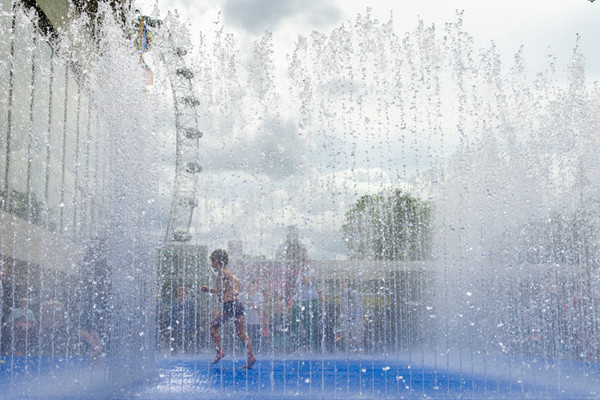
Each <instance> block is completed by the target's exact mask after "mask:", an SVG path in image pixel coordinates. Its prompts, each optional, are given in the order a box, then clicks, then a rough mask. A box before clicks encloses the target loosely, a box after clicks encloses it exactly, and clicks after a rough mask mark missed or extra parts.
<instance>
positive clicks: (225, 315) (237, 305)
mask: <svg viewBox="0 0 600 400" xmlns="http://www.w3.org/2000/svg"><path fill="white" fill-rule="evenodd" d="M244 314H245V310H244V305H243V304H242V302H241V301H239V300H233V301H228V302H226V303H223V311H222V312H221V318H219V319H216V320H215V321H214V322H213V325H222V324H224V323H225V322H227V321H229V319H230V318H231V317H233V316H235V317H239V316H240V315H244Z"/></svg>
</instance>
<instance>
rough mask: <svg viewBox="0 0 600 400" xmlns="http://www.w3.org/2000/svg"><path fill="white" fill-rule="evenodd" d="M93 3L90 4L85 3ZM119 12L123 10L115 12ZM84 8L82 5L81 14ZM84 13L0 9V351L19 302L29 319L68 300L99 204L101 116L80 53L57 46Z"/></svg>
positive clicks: (23, 6) (53, 5) (45, 7)
mask: <svg viewBox="0 0 600 400" xmlns="http://www.w3.org/2000/svg"><path fill="white" fill-rule="evenodd" d="M87 3H90V4H91V3H94V2H87ZM119 6H122V4H119ZM86 7H89V6H86ZM81 11H86V10H84V6H81V5H78V3H77V2H74V3H71V2H69V1H68V0H51V1H49V0H38V1H33V0H27V1H20V0H0V279H1V283H2V285H1V286H0V287H1V289H2V290H1V292H0V295H1V299H2V302H1V309H2V313H1V316H2V332H1V333H2V336H1V337H0V339H2V351H3V352H5V353H6V352H7V351H8V350H7V349H8V347H9V344H7V341H8V338H9V336H10V332H9V330H10V327H9V324H7V319H8V315H9V314H10V311H11V309H13V308H14V307H15V305H16V304H17V303H18V301H19V299H21V298H29V299H30V302H29V304H30V307H32V308H33V309H34V311H35V312H38V311H39V307H40V305H41V303H42V302H43V301H44V299H46V298H48V297H50V295H51V294H53V297H62V298H61V299H60V300H61V301H65V302H67V301H68V299H67V296H66V295H65V292H67V291H69V290H70V289H69V287H70V286H72V283H73V281H74V280H75V279H76V278H75V275H76V272H77V267H78V265H79V264H80V262H81V261H82V259H83V258H84V255H85V245H86V243H87V242H88V240H89V239H90V238H91V237H94V236H95V235H98V233H99V232H98V229H99V226H98V221H101V220H103V217H104V216H103V213H105V210H104V208H103V206H102V204H103V199H104V196H105V195H106V185H107V184H106V182H107V179H106V177H107V173H108V170H109V168H110V166H109V165H107V163H106V162H105V160H106V157H105V154H104V151H106V150H105V149H106V145H105V140H106V137H105V135H104V134H103V132H104V131H103V129H102V126H101V125H102V121H101V116H99V115H98V112H97V111H96V108H95V106H94V98H93V95H92V93H91V91H90V90H89V88H88V86H87V84H86V78H87V77H86V75H85V73H84V71H85V69H86V66H85V61H84V59H85V57H84V56H85V54H84V53H85V52H86V51H89V49H90V48H93V37H92V33H91V32H92V31H90V32H89V33H88V34H83V35H81V36H82V37H81V40H80V43H84V44H83V45H81V47H80V48H79V49H77V48H71V49H65V48H62V47H61V46H60V44H59V43H60V41H59V40H58V38H59V35H60V33H59V32H64V31H65V29H68V27H69V21H70V18H72V16H73V15H77V13H78V12H81Z"/></svg>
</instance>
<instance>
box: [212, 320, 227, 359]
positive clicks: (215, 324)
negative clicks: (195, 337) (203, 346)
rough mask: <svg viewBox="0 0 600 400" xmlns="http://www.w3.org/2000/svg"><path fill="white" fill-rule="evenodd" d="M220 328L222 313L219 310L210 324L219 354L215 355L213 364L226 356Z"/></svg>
mask: <svg viewBox="0 0 600 400" xmlns="http://www.w3.org/2000/svg"><path fill="white" fill-rule="evenodd" d="M220 328H221V313H220V312H219V313H217V315H215V317H214V318H213V320H212V322H211V324H210V337H211V338H212V340H213V343H214V344H215V347H216V349H217V355H216V356H215V358H214V360H212V361H211V364H216V363H218V362H219V360H220V359H221V358H223V357H225V353H223V349H222V348H221V334H220V333H219V329H220Z"/></svg>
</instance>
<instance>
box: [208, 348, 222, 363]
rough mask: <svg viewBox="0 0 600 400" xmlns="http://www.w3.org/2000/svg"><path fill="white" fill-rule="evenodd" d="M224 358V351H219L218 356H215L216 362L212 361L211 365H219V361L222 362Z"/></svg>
mask: <svg viewBox="0 0 600 400" xmlns="http://www.w3.org/2000/svg"><path fill="white" fill-rule="evenodd" d="M223 357H225V353H224V352H222V351H217V355H216V356H215V359H214V360H212V361H211V362H210V363H211V364H216V363H218V362H219V360H220V359H221V358H223Z"/></svg>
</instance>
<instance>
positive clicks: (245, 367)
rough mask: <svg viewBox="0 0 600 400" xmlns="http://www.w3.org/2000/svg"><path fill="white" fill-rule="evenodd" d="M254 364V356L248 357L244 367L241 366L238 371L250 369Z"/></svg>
mask: <svg viewBox="0 0 600 400" xmlns="http://www.w3.org/2000/svg"><path fill="white" fill-rule="evenodd" d="M255 362H256V357H254V356H252V357H248V362H246V365H243V366H242V367H241V368H240V369H252V366H253V365H254V363H255Z"/></svg>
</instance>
